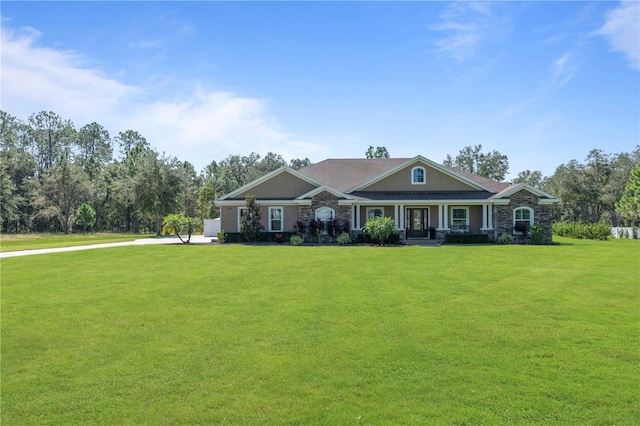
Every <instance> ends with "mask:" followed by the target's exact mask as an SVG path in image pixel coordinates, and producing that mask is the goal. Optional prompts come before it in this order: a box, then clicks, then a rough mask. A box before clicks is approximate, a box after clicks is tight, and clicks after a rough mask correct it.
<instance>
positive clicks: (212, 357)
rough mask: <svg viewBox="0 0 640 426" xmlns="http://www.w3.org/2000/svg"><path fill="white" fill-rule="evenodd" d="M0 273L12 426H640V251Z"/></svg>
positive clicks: (94, 255)
mask: <svg viewBox="0 0 640 426" xmlns="http://www.w3.org/2000/svg"><path fill="white" fill-rule="evenodd" d="M556 240H558V241H560V242H561V244H560V245H555V246H443V247H441V248H420V247H401V248H379V247H290V246H244V245H224V246H144V247H138V246H132V247H123V248H113V249H101V250H91V251H84V252H73V253H60V254H51V255H38V256H30V257H24V258H11V259H4V260H3V261H2V346H1V352H2V366H1V369H2V370H1V372H2V401H1V403H2V423H3V424H12V425H13V424H45V423H46V424H93V423H102V424H154V425H155V424H180V425H182V424H234V425H235V424H326V425H342V424H372V425H381V424H526V425H529V424H545V425H546V424H562V425H569V424H571V425H574V424H595V425H599V424H601V425H612V424H615V425H625V424H626V425H631V424H638V423H639V421H640V410H639V406H638V395H639V394H640V384H639V383H640V381H639V380H638V367H639V348H640V341H639V339H640V333H639V325H640V279H639V274H638V273H639V266H640V264H639V263H640V262H639V261H640V258H639V254H640V252H639V250H638V248H639V246H638V245H637V242H636V241H629V240H627V241H608V242H592V241H578V240H567V239H562V238H556Z"/></svg>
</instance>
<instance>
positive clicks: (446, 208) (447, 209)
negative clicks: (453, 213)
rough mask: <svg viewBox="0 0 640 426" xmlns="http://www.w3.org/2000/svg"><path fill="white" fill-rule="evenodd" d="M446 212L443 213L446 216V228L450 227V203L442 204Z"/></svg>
mask: <svg viewBox="0 0 640 426" xmlns="http://www.w3.org/2000/svg"><path fill="white" fill-rule="evenodd" d="M442 207H443V210H444V213H443V217H444V229H449V205H448V204H445V205H443V206H442Z"/></svg>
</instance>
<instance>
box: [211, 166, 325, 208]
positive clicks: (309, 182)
mask: <svg viewBox="0 0 640 426" xmlns="http://www.w3.org/2000/svg"><path fill="white" fill-rule="evenodd" d="M320 186H322V184H321V183H320V182H318V181H316V180H314V179H312V178H310V177H309V176H306V175H304V174H302V173H300V172H298V171H297V170H294V169H292V168H290V167H287V166H283V167H280V168H279V169H276V170H274V171H272V172H270V173H267V174H266V175H264V176H262V177H260V178H258V179H256V180H254V181H252V182H249V183H248V184H246V185H244V186H242V187H240V188H238V189H236V190H235V191H233V192H230V193H228V194H227V195H225V196H223V197H221V198H220V199H219V200H220V201H223V200H230V199H238V198H245V197H246V195H247V194H249V193H252V194H255V195H256V196H257V197H258V198H272V199H273V198H281V199H295V198H297V197H299V196H300V195H302V194H305V193H308V192H310V191H312V190H313V189H314V188H317V187H320Z"/></svg>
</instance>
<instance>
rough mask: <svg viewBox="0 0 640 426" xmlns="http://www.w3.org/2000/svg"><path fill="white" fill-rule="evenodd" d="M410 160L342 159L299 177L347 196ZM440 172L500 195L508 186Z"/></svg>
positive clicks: (312, 168)
mask: <svg viewBox="0 0 640 426" xmlns="http://www.w3.org/2000/svg"><path fill="white" fill-rule="evenodd" d="M411 160H412V158H342V159H328V160H324V161H321V162H319V163H316V164H313V165H311V166H309V167H305V168H303V169H300V170H299V172H300V173H303V174H305V175H307V176H309V177H311V178H313V179H315V180H317V181H318V182H322V183H323V184H325V185H328V186H330V187H331V188H334V189H337V190H338V191H342V192H347V191H349V190H350V189H351V188H355V187H357V186H358V185H361V184H363V183H365V182H368V181H370V180H372V179H374V178H375V177H377V176H380V175H381V174H383V173H386V172H388V171H390V170H392V169H394V168H395V167H398V166H401V165H403V164H405V163H407V162H409V161H411ZM441 167H442V168H444V169H447V170H450V171H451V172H453V173H455V174H458V175H460V176H463V177H465V178H467V179H470V180H472V181H474V182H476V183H479V184H480V185H482V186H484V187H487V188H489V189H491V190H492V191H495V192H500V191H503V190H504V189H505V188H507V187H508V186H509V184H506V183H502V182H497V181H495V180H493V179H489V178H486V177H482V176H477V175H474V174H471V173H467V172H463V171H462V170H458V169H455V168H452V167H445V166H441Z"/></svg>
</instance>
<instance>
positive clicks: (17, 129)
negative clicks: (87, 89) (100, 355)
mask: <svg viewBox="0 0 640 426" xmlns="http://www.w3.org/2000/svg"><path fill="white" fill-rule="evenodd" d="M116 146H118V148H119V154H118V155H117V156H115V155H114V147H116ZM365 157H367V158H389V157H390V155H389V151H388V150H387V148H386V147H376V148H375V149H374V148H373V147H369V149H368V150H367V152H365ZM310 164H311V162H310V160H309V159H308V158H296V159H292V160H290V161H286V160H285V159H284V158H283V157H282V156H281V155H279V154H276V153H273V152H269V153H267V154H266V155H265V156H264V157H263V156H260V155H259V154H256V153H251V154H250V155H248V156H244V155H230V156H228V157H227V158H225V159H223V160H221V161H219V162H216V161H212V162H211V163H210V164H208V165H207V166H206V167H204V169H203V170H201V171H196V170H195V168H194V166H193V165H192V164H191V163H189V162H187V161H180V160H179V159H178V158H177V157H174V156H171V155H167V154H166V153H159V152H158V151H157V150H156V149H154V148H153V146H152V145H151V144H150V143H149V142H148V141H147V140H146V138H145V137H144V136H142V135H141V134H140V133H138V132H137V131H135V130H125V131H122V132H120V133H118V134H117V135H116V136H112V135H110V134H109V132H108V131H107V130H106V129H105V128H104V127H103V126H101V125H100V124H98V123H95V122H94V123H90V124H86V125H84V126H83V127H80V128H76V126H75V125H74V124H73V123H72V122H71V121H70V120H65V119H63V118H62V117H60V116H59V115H57V114H56V113H54V112H51V111H42V112H39V113H37V114H33V115H31V116H30V117H29V118H28V120H27V121H26V122H25V121H22V120H20V119H18V118H16V117H14V116H12V115H10V114H8V113H6V112H4V111H0V197H1V198H0V222H1V226H2V231H3V232H5V233H28V232H35V233H41V232H64V233H69V232H72V231H73V230H74V229H90V230H92V231H95V232H134V233H138V232H149V231H154V232H156V233H160V231H161V228H162V225H163V220H164V218H165V217H166V216H167V215H169V214H180V215H183V216H185V217H195V218H200V219H203V218H215V217H218V216H219V211H218V209H217V207H216V206H215V204H214V201H215V199H216V198H217V197H220V196H222V195H224V194H226V193H229V192H231V191H233V190H235V189H237V188H239V187H241V186H243V185H245V184H247V183H249V182H251V181H252V180H254V179H257V178H259V177H260V176H263V175H265V174H267V173H269V172H271V171H273V170H276V169H277V168H279V167H282V166H285V165H288V166H290V167H292V168H294V169H300V168H302V167H306V166H308V165H310ZM443 164H444V165H446V166H450V167H456V168H458V169H460V170H463V171H467V172H469V173H475V174H478V175H481V176H486V177H489V178H492V179H495V180H499V181H503V180H504V178H505V176H506V175H507V173H508V159H507V157H506V156H505V155H503V154H500V153H499V152H497V151H493V152H489V153H484V152H482V146H481V145H477V146H469V147H466V148H464V149H463V150H461V151H460V152H459V153H458V155H457V156H455V157H452V156H451V155H447V158H446V159H445V161H444V162H443ZM639 164H640V148H638V147H636V149H635V150H634V151H633V152H631V153H619V154H605V153H604V152H603V151H601V150H593V151H591V153H590V154H589V156H588V157H587V159H586V162H585V163H580V162H578V161H577V160H572V161H571V162H569V163H568V164H566V165H565V164H563V165H561V166H559V167H558V168H557V169H556V172H555V173H554V175H553V176H550V177H544V176H542V173H541V172H539V171H530V170H525V171H523V172H520V173H519V174H518V176H517V178H516V179H515V180H514V182H526V183H529V184H531V185H533V186H535V187H538V188H541V189H543V190H544V191H546V192H549V193H551V194H553V195H555V196H557V197H559V198H560V199H561V200H562V201H561V203H560V205H559V208H558V209H556V214H557V219H558V220H575V221H586V222H599V221H608V222H610V223H612V224H613V225H617V224H618V221H619V219H620V218H619V216H620V214H619V213H620V211H621V209H620V208H618V207H617V206H616V204H617V203H619V202H620V201H621V200H622V198H623V194H624V192H625V185H626V184H627V183H628V181H629V179H630V177H631V172H632V170H633V169H634V168H637V167H638V165H639ZM632 205H633V204H632ZM636 207H637V204H636ZM633 209H634V208H633V207H632V208H631V210H632V211H633ZM627 210H628V209H627ZM636 210H637V208H636ZM624 217H625V218H630V219H627V220H631V221H634V220H635V222H637V220H638V218H637V217H636V218H635V219H633V218H632V217H631V216H628V215H626V216H624ZM635 222H634V223H635Z"/></svg>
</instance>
